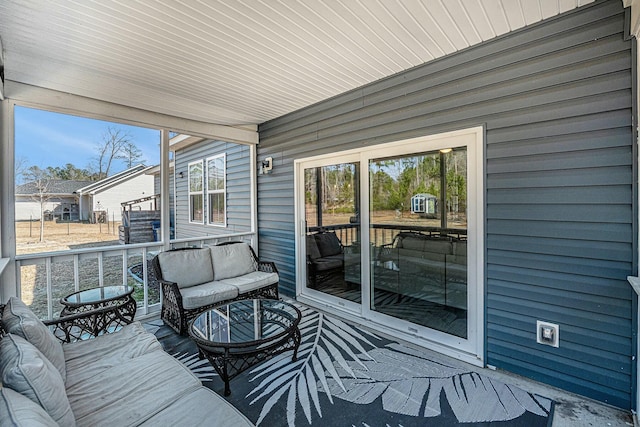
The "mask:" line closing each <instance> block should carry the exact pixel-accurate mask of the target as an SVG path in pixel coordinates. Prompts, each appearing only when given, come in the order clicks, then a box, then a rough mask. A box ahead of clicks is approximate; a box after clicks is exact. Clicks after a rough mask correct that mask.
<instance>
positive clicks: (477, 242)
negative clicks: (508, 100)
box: [294, 126, 486, 366]
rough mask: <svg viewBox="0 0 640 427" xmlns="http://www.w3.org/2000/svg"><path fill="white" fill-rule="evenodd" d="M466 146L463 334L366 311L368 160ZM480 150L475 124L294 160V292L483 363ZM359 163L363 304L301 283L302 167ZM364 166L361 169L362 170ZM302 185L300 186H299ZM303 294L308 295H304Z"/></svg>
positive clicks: (332, 309) (481, 134)
mask: <svg viewBox="0 0 640 427" xmlns="http://www.w3.org/2000/svg"><path fill="white" fill-rule="evenodd" d="M455 147H466V149H467V174H468V178H467V196H468V199H467V200H468V204H467V221H468V222H467V233H468V242H467V245H468V273H467V274H468V277H467V283H468V292H467V308H468V312H467V338H466V339H465V338H460V337H456V336H453V335H449V334H446V333H444V332H440V331H437V330H434V329H430V328H427V327H424V326H420V325H415V324H413V323H410V322H407V321H404V320H400V319H397V318H393V317H391V316H387V315H384V314H382V313H379V312H376V311H374V310H371V307H370V304H371V302H370V301H371V285H370V281H371V272H370V262H369V250H365V249H364V248H370V237H369V231H370V225H371V224H370V198H369V191H370V188H369V184H370V183H369V161H370V160H372V159H377V158H381V157H388V156H398V155H410V154H414V153H421V152H429V151H434V150H439V149H441V148H455ZM484 159H485V153H484V127H482V126H478V127H474V128H468V129H463V130H458V131H453V132H446V133H441V134H436V135H429V136H423V137H418V138H411V139H406V140H400V141H395V142H390V143H384V144H380V145H376V146H367V147H363V148H360V149H356V150H348V151H343V152H338V153H331V154H326V155H321V156H316V157H311V158H305V159H299V160H296V161H295V165H294V171H295V183H294V191H295V221H296V230H295V231H296V235H295V237H296V239H295V240H296V254H297V257H296V296H297V297H303V298H304V299H305V302H307V301H310V302H312V303H313V302H317V303H318V304H319V305H321V306H322V308H323V309H325V310H327V311H330V312H335V313H336V314H338V315H339V314H340V312H343V313H347V314H351V315H354V317H351V319H354V320H356V321H360V322H361V323H362V324H363V325H366V326H369V327H373V328H377V329H380V330H381V331H382V332H387V333H392V334H393V335H394V336H397V337H398V338H401V339H404V340H407V341H409V342H412V343H415V344H418V345H422V346H428V347H429V348H431V349H433V350H435V351H438V352H440V353H443V354H446V355H449V356H452V357H455V358H458V359H461V360H464V361H466V362H469V363H472V364H474V365H478V366H484V356H485V355H484V334H485V244H484V239H485V209H486V207H485V201H484V194H485V175H486V174H485V170H484V164H485V160H484ZM350 162H359V163H360V209H361V211H360V230H361V240H362V242H361V247H362V248H363V250H362V251H361V289H362V304H356V303H350V302H349V301H342V300H341V301H337V300H340V299H339V298H337V297H333V296H330V295H326V294H322V293H321V292H318V291H313V290H312V289H308V288H306V286H305V282H306V253H305V251H306V249H305V244H304V236H305V232H306V230H305V206H304V200H305V199H304V170H305V169H306V168H310V167H318V166H325V165H331V164H336V163H338V164H339V163H350ZM365 171H366V172H365ZM301 187H302V188H301ZM307 298H308V299H307Z"/></svg>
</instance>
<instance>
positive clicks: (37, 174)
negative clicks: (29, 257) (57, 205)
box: [24, 166, 53, 242]
mask: <svg viewBox="0 0 640 427" xmlns="http://www.w3.org/2000/svg"><path fill="white" fill-rule="evenodd" d="M24 176H25V179H26V180H27V182H28V183H29V184H30V185H32V186H33V188H32V190H33V193H31V199H33V200H35V201H36V202H38V204H39V205H40V240H39V241H40V242H43V241H44V211H45V206H46V204H47V202H48V201H49V199H50V198H51V187H52V184H53V181H52V179H51V175H50V174H49V172H48V171H47V170H44V169H40V168H39V167H38V166H31V167H30V168H28V169H26V171H25V172H24Z"/></svg>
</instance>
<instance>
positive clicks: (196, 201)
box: [190, 194, 203, 222]
mask: <svg viewBox="0 0 640 427" xmlns="http://www.w3.org/2000/svg"><path fill="white" fill-rule="evenodd" d="M190 202H191V221H195V222H202V219H203V217H202V213H203V209H202V194H192V195H191V196H190Z"/></svg>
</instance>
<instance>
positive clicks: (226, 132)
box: [5, 80, 259, 144]
mask: <svg viewBox="0 0 640 427" xmlns="http://www.w3.org/2000/svg"><path fill="white" fill-rule="evenodd" d="M5 89H6V90H5V96H6V97H7V98H8V99H11V100H13V101H15V102H16V103H19V104H20V105H23V106H25V107H33V108H40V109H47V110H51V111H55V112H59V113H65V114H72V115H78V116H83V117H90V118H94V119H99V120H113V121H117V122H122V123H127V124H131V125H135V126H142V127H148V128H157V129H159V128H164V129H168V130H170V131H173V132H177V133H181V134H186V135H191V136H199V137H202V138H207V139H217V140H221V141H227V142H234V143H237V144H257V143H258V142H259V138H258V132H257V131H256V130H255V129H257V127H256V126H255V125H249V126H245V125H240V126H238V127H235V126H227V125H220V124H215V123H206V122H201V121H197V120H191V119H187V118H182V117H175V116H170V115H167V114H162V113H156V112H153V111H147V110H140V109H137V108H133V107H127V106H124V105H118V104H113V103H110V102H105V101H100V100H97V99H92V98H86V97H83V96H78V95H72V94H69V93H64V92H58V91H55V90H52V89H45V88H41V87H37V86H31V85H26V84H23V83H19V82H14V81H12V80H7V81H6V84H5Z"/></svg>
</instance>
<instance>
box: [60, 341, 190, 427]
mask: <svg viewBox="0 0 640 427" xmlns="http://www.w3.org/2000/svg"><path fill="white" fill-rule="evenodd" d="M116 333H117V332H116ZM201 386H202V383H201V382H200V380H198V378H196V377H195V375H193V373H191V371H189V368H187V367H186V366H185V365H183V364H182V363H180V362H178V361H177V360H176V359H175V358H174V357H173V356H170V355H169V354H167V353H166V352H164V351H154V352H151V353H147V354H143V355H142V356H139V357H135V358H133V359H131V360H129V361H128V362H127V363H123V364H120V365H116V366H113V367H111V368H109V369H107V370H104V371H102V372H100V373H97V374H96V373H94V372H92V371H91V370H89V371H87V372H85V376H84V379H83V380H82V381H79V382H77V383H75V384H74V385H73V386H71V387H68V388H67V395H68V396H69V401H70V402H71V407H72V408H73V412H74V414H75V415H76V420H77V423H78V425H82V426H103V425H107V426H118V427H125V426H133V425H138V424H140V423H141V422H143V421H144V420H146V419H148V418H150V417H152V416H153V415H155V414H157V413H158V412H160V411H162V410H163V409H164V408H166V407H168V406H169V405H171V404H172V403H173V402H175V401H176V400H178V399H180V398H181V397H182V396H185V395H187V394H189V393H191V391H193V390H195V389H197V388H198V387H201ZM182 425H190V424H189V423H188V422H187V421H186V420H185V421H184V422H183V423H182Z"/></svg>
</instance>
